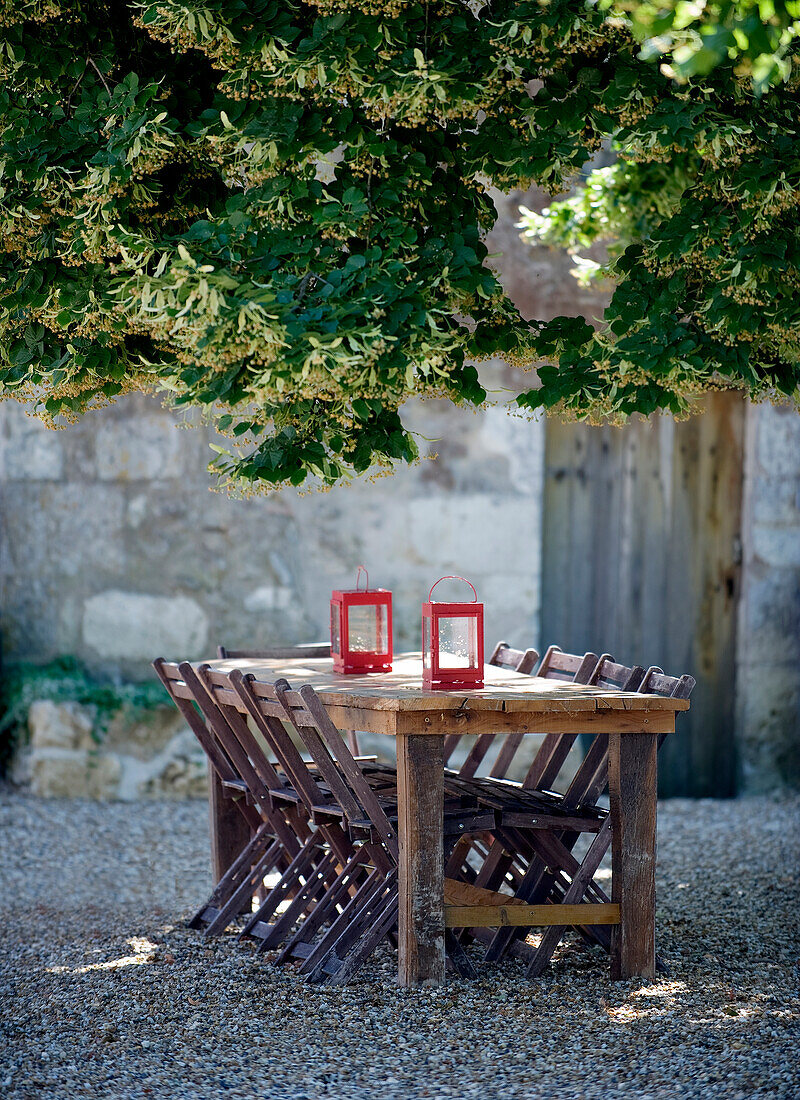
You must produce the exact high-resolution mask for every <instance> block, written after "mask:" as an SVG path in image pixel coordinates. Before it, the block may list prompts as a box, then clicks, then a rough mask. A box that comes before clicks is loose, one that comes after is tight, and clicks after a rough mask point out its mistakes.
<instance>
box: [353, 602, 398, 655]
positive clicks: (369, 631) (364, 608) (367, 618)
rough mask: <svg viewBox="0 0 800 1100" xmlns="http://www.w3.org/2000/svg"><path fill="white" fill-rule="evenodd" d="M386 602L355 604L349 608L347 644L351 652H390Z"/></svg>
mask: <svg viewBox="0 0 800 1100" xmlns="http://www.w3.org/2000/svg"><path fill="white" fill-rule="evenodd" d="M386 612H387V608H386V604H385V603H382V604H354V605H353V606H352V607H349V608H348V609H347V645H348V648H349V650H350V652H351V653H388V652H389V646H388V644H387V639H388V619H387V613H386Z"/></svg>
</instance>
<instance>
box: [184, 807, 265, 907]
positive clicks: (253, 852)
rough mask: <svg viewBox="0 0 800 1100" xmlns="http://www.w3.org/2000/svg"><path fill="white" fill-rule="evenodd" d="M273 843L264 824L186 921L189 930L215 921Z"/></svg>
mask: <svg viewBox="0 0 800 1100" xmlns="http://www.w3.org/2000/svg"><path fill="white" fill-rule="evenodd" d="M274 841H275V836H274V834H273V832H272V829H271V827H270V825H269V823H267V822H264V823H263V824H262V825H261V826H259V828H258V829H257V830H256V832H255V833H254V835H253V836H252V838H251V839H250V841H249V843H248V844H246V845H245V846H244V848H242V850H241V852H240V853H239V855H238V856H237V857H236V859H235V860H234V862H233V863H232V864H231V865H230V867H229V868H228V870H227V871H226V872H225V874H224V875H223V876H222V878H221V879H220V880H219V882H218V883H217V885H216V886H215V887H214V890H213V891H212V894H211V896H210V897H209V899H208V901H207V902H205V904H204V905H202V906H201V907H200V908H199V909H198V910H197V912H196V913H195V914H194V916H193V917H192V918H191V920H189V921H187V925H188V927H189V928H202V926H203V925H204V924H210V923H211V921H213V920H214V919H215V917H216V916H217V913H218V912H219V911H220V909H222V908H223V906H225V905H226V903H227V901H228V899H229V898H230V897H231V895H232V894H233V893H234V892H235V891H236V890H238V888H239V886H240V885H241V883H242V882H244V881H246V880H247V879H248V878H249V876H250V872H251V869H252V867H253V865H254V864H255V863H256V862H257V861H258V860H260V859H261V858H262V856H263V853H264V852H265V851H266V850H267V849H268V848H269V846H270V845H271V844H273V843H274ZM264 873H265V874H266V873H267V872H266V871H265V872H264Z"/></svg>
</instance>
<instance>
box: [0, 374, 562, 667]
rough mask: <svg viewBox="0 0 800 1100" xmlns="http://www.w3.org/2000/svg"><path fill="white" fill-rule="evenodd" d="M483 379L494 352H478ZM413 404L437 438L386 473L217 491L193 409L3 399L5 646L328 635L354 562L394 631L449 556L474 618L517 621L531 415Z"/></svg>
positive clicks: (126, 649)
mask: <svg viewBox="0 0 800 1100" xmlns="http://www.w3.org/2000/svg"><path fill="white" fill-rule="evenodd" d="M485 373H486V374H487V376H488V377H489V379H490V381H491V382H492V384H496V379H497V376H498V374H499V373H500V371H499V369H498V368H489V369H488V370H486V371H485ZM410 419H411V420H412V423H413V425H414V427H415V429H416V430H417V431H419V433H420V435H421V437H422V444H423V445H422V449H423V451H424V452H427V453H428V454H431V453H433V452H438V454H439V458H438V460H437V461H435V462H434V461H423V462H422V463H421V464H420V465H418V466H417V467H415V468H414V469H411V470H402V471H401V472H400V473H399V474H398V475H397V476H396V477H394V478H393V479H392V480H384V479H380V480H378V481H377V482H375V483H358V484H354V485H352V486H351V487H349V488H338V489H335V490H333V491H331V492H328V493H322V494H309V495H306V496H298V495H297V494H295V493H291V492H283V493H281V494H280V495H277V496H270V497H257V498H252V499H249V500H231V499H229V498H227V497H226V496H224V495H221V494H219V493H214V492H211V491H210V488H209V485H210V479H209V476H208V474H207V473H206V470H205V467H206V463H207V461H208V458H209V457H210V456H211V452H210V451H209V450H208V442H209V435H208V432H207V430H206V429H203V428H188V429H184V430H182V429H180V428H178V427H176V426H175V424H174V421H173V418H172V416H171V414H170V413H169V412H167V411H165V410H163V409H161V408H160V406H159V405H158V403H156V402H155V401H153V400H148V399H146V398H143V397H138V396H136V397H128V398H125V399H124V400H122V401H120V402H119V403H118V404H117V405H115V406H112V407H110V408H107V409H103V410H100V411H98V412H97V413H94V414H92V415H90V416H88V417H86V419H84V420H83V421H82V422H81V423H80V424H77V425H74V426H71V427H70V428H68V429H66V430H65V431H62V432H48V431H47V430H46V429H45V428H43V427H42V426H41V425H39V423H38V422H37V421H35V420H33V419H30V418H28V417H27V416H26V415H25V412H24V410H23V409H22V408H20V407H19V406H17V405H16V404H14V403H12V402H5V403H3V404H2V405H0V422H1V423H2V429H1V430H2V455H3V458H4V467H5V468H4V477H3V482H2V552H1V557H0V563H1V564H0V570H1V571H2V590H3V596H2V619H1V620H0V629H1V630H2V637H3V645H4V649H5V652H6V654H7V655H13V656H16V657H21V658H29V659H34V660H43V659H46V658H49V657H52V656H55V655H57V654H61V653H68V654H74V655H76V656H77V657H79V658H81V659H82V660H84V661H85V662H86V663H87V664H88V665H89V666H90V667H91V668H93V669H95V670H97V671H99V672H104V673H107V674H111V675H112V676H117V675H121V676H125V677H131V678H134V679H137V678H144V677H146V676H148V675H150V671H149V662H150V661H151V660H152V659H153V658H154V657H156V656H165V657H202V656H208V655H209V654H211V653H213V651H214V648H215V646H216V645H217V644H218V643H224V644H227V645H229V646H237V645H238V646H243V645H250V646H254V645H265V644H270V643H272V644H276V643H281V642H295V641H300V640H306V641H308V640H313V639H317V638H325V636H326V634H327V630H328V600H329V598H330V592H331V589H332V588H334V587H339V586H341V585H348V586H349V585H350V584H351V583H352V582H353V581H354V579H355V573H356V567H357V565H358V564H359V563H361V562H364V563H365V564H366V565H367V567H368V568H369V570H370V576H371V580H372V582H373V583H375V584H380V585H383V586H385V587H390V588H392V590H393V591H394V593H395V609H396V642H397V647H398V648H400V649H402V648H418V645H419V642H418V632H419V617H420V605H421V603H422V600H423V599H424V598H425V596H426V595H427V591H428V588H429V587H430V585H431V584H432V583H433V581H435V580H436V579H437V578H438V577H439V576H441V575H442V574H445V573H453V572H456V573H461V574H465V575H466V576H468V577H469V578H470V579H471V580H472V581H473V583H474V584H475V585H476V586H477V588H478V591H479V593H480V595H481V597H482V598H483V599H484V601H485V603H486V618H487V637H488V638H489V639H494V638H495V637H500V636H505V635H508V636H511V637H513V638H519V639H530V638H532V637H534V636H535V635H536V633H537V627H538V610H539V600H540V595H539V554H538V547H539V542H540V534H539V532H540V518H541V516H540V496H541V461H542V440H543V428H542V425H541V424H537V423H530V422H525V421H522V420H509V419H508V418H507V417H506V416H505V414H504V413H503V412H502V411H500V410H498V409H488V410H487V411H485V412H482V413H479V414H477V415H476V414H474V413H472V412H469V411H467V410H458V409H455V408H453V407H451V406H448V405H446V404H445V403H443V402H431V403H426V404H420V405H418V406H417V407H415V408H414V409H413V410H410Z"/></svg>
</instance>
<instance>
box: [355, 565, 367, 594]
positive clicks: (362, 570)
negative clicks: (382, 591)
mask: <svg viewBox="0 0 800 1100" xmlns="http://www.w3.org/2000/svg"><path fill="white" fill-rule="evenodd" d="M362 573H363V574H364V576H365V577H366V578H367V583H366V587H365V588H364V591H365V592H369V573H368V572H367V568H366V566H365V565H359V567H358V569H357V571H356V592H360V591H361V588H360V585H361V574H362Z"/></svg>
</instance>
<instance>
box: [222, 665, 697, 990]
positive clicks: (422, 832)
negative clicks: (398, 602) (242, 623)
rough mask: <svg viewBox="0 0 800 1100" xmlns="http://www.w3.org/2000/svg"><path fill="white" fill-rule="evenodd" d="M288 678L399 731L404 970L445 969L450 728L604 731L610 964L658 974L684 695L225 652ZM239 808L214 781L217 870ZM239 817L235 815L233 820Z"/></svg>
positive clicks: (373, 725) (332, 711)
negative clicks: (665, 855)
mask: <svg viewBox="0 0 800 1100" xmlns="http://www.w3.org/2000/svg"><path fill="white" fill-rule="evenodd" d="M209 664H210V665H211V667H213V668H216V669H219V670H220V671H224V672H229V671H231V669H233V668H241V669H242V670H243V671H246V672H250V673H253V674H254V675H255V677H256V679H258V678H263V679H264V680H266V681H274V680H276V679H278V678H279V677H285V678H286V679H287V680H288V681H289V683H290V684H291V685H292V687H293V688H298V687H300V686H302V685H303V684H311V685H312V687H313V688H314V690H315V691H316V692H317V694H318V695H319V697H320V699H321V701H322V702H323V704H324V705H325V708H326V710H327V711H328V714H329V715H330V717H331V719H332V721H333V722H334V723H335V724H336V725H337V726H338V727H339V729H355V730H363V731H368V732H371V733H380V734H385V735H386V736H388V737H394V738H395V739H396V741H397V780H398V796H399V804H398V814H399V823H398V826H399V839H400V873H399V882H400V912H399V952H398V955H399V980H400V984H401V985H404V986H416V985H423V984H425V985H432V984H439V983H442V982H443V981H444V975H445V950H444V928H445V911H444V859H443V851H444V841H443V816H444V811H443V805H444V790H443V780H444V763H443V744H444V736H445V735H446V734H449V733H470V734H480V733H498V734H503V733H514V732H517V731H523V732H526V733H590V734H594V733H608V734H609V749H610V760H609V773H610V777H609V794H610V806H611V810H610V812H611V823H612V836H613V839H612V869H613V870H612V901H613V902H614V903H615V904H617V905H619V924H618V926H617V927H616V930H615V932H616V934H615V935H614V937H613V948H612V974H613V975H614V976H615V977H618V978H629V977H634V976H636V975H641V976H642V977H653V976H654V974H655V845H656V752H657V748H658V735H659V734H662V733H672V732H673V731H674V729H675V712H676V711H678V710H686V709H687V708H688V706H689V704H688V702H687V701H686V700H683V699H671V698H663V697H661V696H657V695H638V694H633V693H631V692H624V691H608V690H606V689H600V688H594V687H585V686H582V685H579V684H571V683H562V682H560V681H554V680H544V679H538V678H536V677H532V676H525V675H521V674H520V673H517V672H511V671H508V670H506V669H499V668H495V667H494V666H491V665H487V666H486V670H485V687H484V689H483V690H481V691H462V692H459V693H458V694H455V693H454V694H450V693H449V692H444V691H434V692H431V691H427V692H426V691H423V689H422V662H421V660H420V658H419V655H418V654H410V655H402V656H400V657H398V658H396V659H395V661H394V667H393V670H392V672H390V673H381V674H372V675H368V676H341V675H336V674H334V672H333V671H332V663H331V661H330V660H305V659H294V660H289V661H280V660H270V661H265V660H244V659H238V660H233V659H229V660H222V661H211V662H209ZM237 816H238V815H235V814H231V813H230V807H229V806H227V805H226V800H225V798H224V796H223V795H222V794H221V792H220V791H219V790H216V792H215V791H213V790H212V834H213V835H212V844H213V848H214V851H215V853H216V854H217V868H216V869H217V871H219V870H220V869H221V870H224V869H225V868H224V864H225V863H226V858H225V853H226V852H232V853H234V854H235V853H236V852H237V851H238V846H240V841H239V839H238V838H233V837H230V836H228V835H227V834H228V832H229V830H230V829H231V828H233V827H236V828H238V827H239V826H238V822H237V821H236V818H237ZM234 823H235V824H234Z"/></svg>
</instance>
